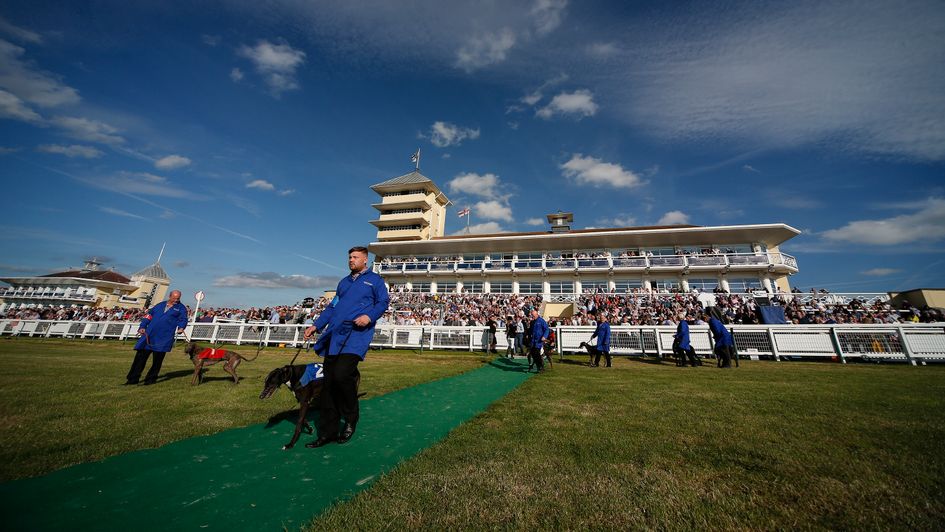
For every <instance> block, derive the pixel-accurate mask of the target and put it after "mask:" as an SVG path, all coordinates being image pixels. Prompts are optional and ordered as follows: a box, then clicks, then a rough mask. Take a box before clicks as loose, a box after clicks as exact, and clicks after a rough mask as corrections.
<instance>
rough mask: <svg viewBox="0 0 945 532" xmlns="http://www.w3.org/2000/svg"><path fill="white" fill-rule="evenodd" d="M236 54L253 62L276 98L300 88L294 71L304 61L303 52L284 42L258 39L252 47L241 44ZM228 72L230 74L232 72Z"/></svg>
mask: <svg viewBox="0 0 945 532" xmlns="http://www.w3.org/2000/svg"><path fill="white" fill-rule="evenodd" d="M237 54H238V55H240V56H242V57H245V58H246V59H249V60H250V61H251V62H252V63H253V67H254V68H255V69H256V72H257V73H258V74H259V75H260V76H262V77H263V80H264V81H265V82H266V85H267V86H268V87H269V92H270V93H271V94H272V95H273V96H275V97H276V98H278V97H279V96H281V95H282V93H283V92H286V91H292V90H298V89H299V88H300V86H299V83H298V80H297V79H296V71H297V70H298V68H299V67H300V66H301V65H302V64H303V63H305V52H303V51H301V50H297V49H295V48H292V47H291V46H289V45H288V44H285V43H282V44H275V43H271V42H269V41H266V40H260V41H258V42H257V43H256V46H253V47H249V46H246V45H243V46H241V47H240V48H239V50H237ZM230 74H231V76H232V72H231V73H230ZM240 79H242V78H240Z"/></svg>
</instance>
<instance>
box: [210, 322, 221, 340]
mask: <svg viewBox="0 0 945 532" xmlns="http://www.w3.org/2000/svg"><path fill="white" fill-rule="evenodd" d="M219 331H220V324H219V323H214V324H213V332H212V333H210V343H211V344H215V343H217V332H219Z"/></svg>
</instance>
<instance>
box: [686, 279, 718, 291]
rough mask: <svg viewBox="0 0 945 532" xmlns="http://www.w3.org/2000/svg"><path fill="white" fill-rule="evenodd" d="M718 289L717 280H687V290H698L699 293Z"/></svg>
mask: <svg viewBox="0 0 945 532" xmlns="http://www.w3.org/2000/svg"><path fill="white" fill-rule="evenodd" d="M718 287H719V280H718V279H711V278H701V279H689V290H698V291H700V292H712V291H714V290H715V289H716V288H718Z"/></svg>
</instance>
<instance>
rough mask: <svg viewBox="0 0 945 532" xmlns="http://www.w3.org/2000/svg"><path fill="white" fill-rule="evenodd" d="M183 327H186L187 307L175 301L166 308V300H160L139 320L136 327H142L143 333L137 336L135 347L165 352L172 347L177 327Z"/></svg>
mask: <svg viewBox="0 0 945 532" xmlns="http://www.w3.org/2000/svg"><path fill="white" fill-rule="evenodd" d="M184 327H187V307H185V306H184V305H183V303H180V302H177V303H176V304H175V305H174V306H172V307H171V308H167V301H161V302H160V303H158V304H157V305H154V308H152V309H151V311H150V312H148V315H147V316H145V317H144V319H143V320H141V325H139V326H138V328H139V329H144V330H145V333H144V335H143V336H141V338H138V342H137V343H135V349H150V350H151V351H157V352H159V353H167V352H168V351H170V350H171V348H172V347H174V337H175V335H176V334H177V329H183V328H184Z"/></svg>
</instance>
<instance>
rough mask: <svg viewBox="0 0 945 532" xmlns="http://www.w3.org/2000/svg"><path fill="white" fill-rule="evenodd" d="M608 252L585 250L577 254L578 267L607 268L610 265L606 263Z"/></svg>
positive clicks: (604, 250) (603, 250)
mask: <svg viewBox="0 0 945 532" xmlns="http://www.w3.org/2000/svg"><path fill="white" fill-rule="evenodd" d="M607 256H608V252H607V250H606V249H587V250H581V251H578V252H577V259H578V266H580V267H582V268H595V267H596V268H607V267H609V266H610V263H609V262H608V261H607Z"/></svg>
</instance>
